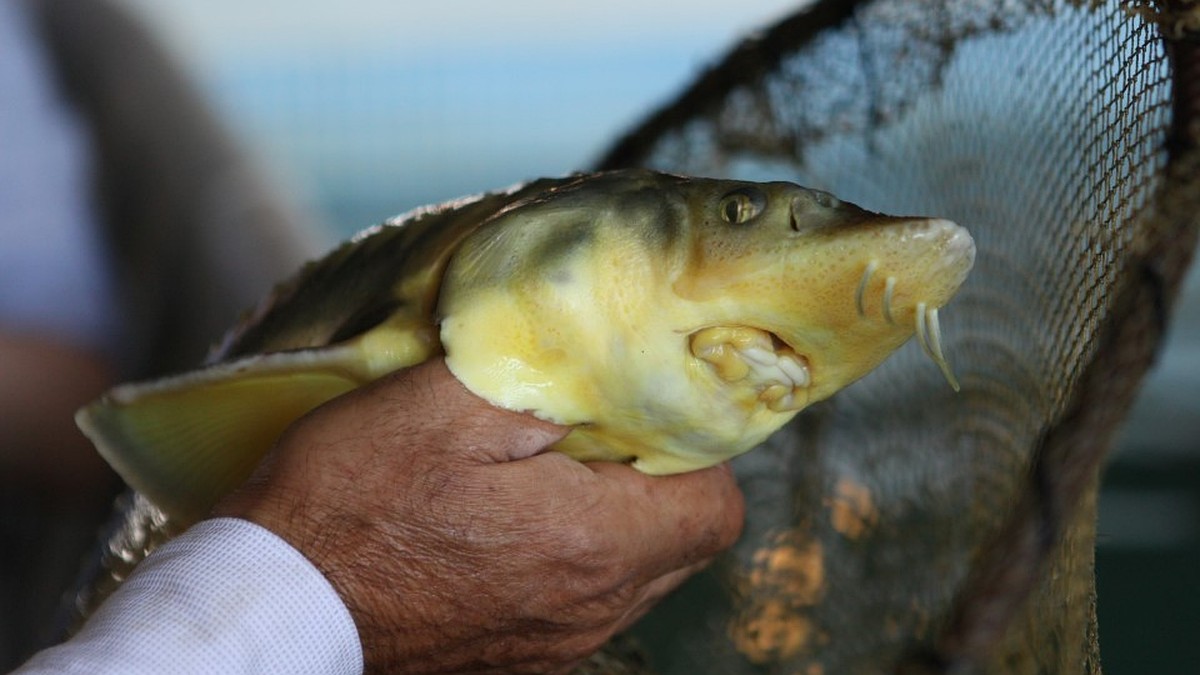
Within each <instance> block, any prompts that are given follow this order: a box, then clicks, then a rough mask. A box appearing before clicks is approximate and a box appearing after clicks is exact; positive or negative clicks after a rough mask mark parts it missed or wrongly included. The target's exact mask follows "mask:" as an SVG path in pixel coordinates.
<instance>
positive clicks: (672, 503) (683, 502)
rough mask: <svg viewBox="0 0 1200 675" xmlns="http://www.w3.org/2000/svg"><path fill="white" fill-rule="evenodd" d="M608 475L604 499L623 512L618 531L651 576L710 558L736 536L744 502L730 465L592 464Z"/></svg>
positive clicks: (741, 519) (603, 474)
mask: <svg viewBox="0 0 1200 675" xmlns="http://www.w3.org/2000/svg"><path fill="white" fill-rule="evenodd" d="M590 467H591V468H592V470H593V471H595V472H596V473H597V474H599V475H601V476H603V477H604V478H606V479H607V481H606V482H607V486H606V487H607V489H609V490H610V491H612V492H613V493H614V494H612V495H611V496H610V497H609V498H608V499H606V500H605V502H604V503H605V504H607V505H609V506H610V507H611V508H614V509H620V510H622V511H623V513H618V514H607V516H608V517H614V515H615V517H619V518H621V521H620V522H622V523H624V524H625V528H624V529H623V530H621V531H620V532H619V533H618V534H619V535H620V536H622V537H623V541H622V542H618V544H621V543H624V544H625V545H626V546H627V547H629V549H630V551H631V552H632V553H633V554H634V557H635V559H637V561H638V563H639V565H638V566H637V567H636V568H635V569H641V570H643V571H644V573H645V576H644V577H643V579H653V578H657V577H660V576H662V575H664V574H667V573H668V572H671V571H674V570H677V569H679V568H681V567H685V566H688V565H691V564H694V563H697V562H699V561H702V560H705V559H708V558H711V557H712V556H714V555H716V554H717V553H719V552H721V551H723V550H725V549H726V548H728V547H730V546H732V545H733V543H734V542H735V541H737V538H738V536H739V535H740V534H741V530H742V521H743V518H744V514H745V502H744V499H743V497H742V493H741V490H739V489H738V487H737V482H736V481H735V480H734V477H733V472H732V471H731V470H730V469H729V467H728V465H724V464H723V465H719V466H715V467H710V468H708V469H703V470H700V471H692V472H689V473H683V474H677V475H673V476H647V475H645V474H642V473H640V472H638V471H636V470H634V469H632V468H630V467H628V466H625V465H620V464H600V463H597V464H592V465H590Z"/></svg>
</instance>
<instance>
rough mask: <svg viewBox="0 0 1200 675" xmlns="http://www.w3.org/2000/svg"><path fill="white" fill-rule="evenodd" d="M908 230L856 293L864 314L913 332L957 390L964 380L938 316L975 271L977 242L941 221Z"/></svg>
mask: <svg viewBox="0 0 1200 675" xmlns="http://www.w3.org/2000/svg"><path fill="white" fill-rule="evenodd" d="M902 229H903V231H902V232H901V233H900V234H898V235H897V236H896V237H895V242H896V244H895V246H892V247H890V248H889V247H887V246H885V247H883V248H884V249H885V250H886V252H887V255H883V254H881V255H880V256H879V257H876V258H872V259H871V260H870V261H869V262H868V263H867V264H866V266H865V268H864V270H863V273H862V277H861V278H860V280H859V283H858V288H857V289H856V291H855V303H856V308H857V310H858V314H859V316H860V317H862V318H863V319H865V320H868V321H870V320H872V319H873V318H875V317H878V318H879V319H882V320H883V321H885V322H886V323H887V324H890V325H892V326H895V327H896V328H897V329H899V330H903V331H905V332H907V331H909V330H911V331H913V332H914V333H915V334H916V336H917V340H918V342H919V343H920V344H921V348H922V350H923V351H924V352H925V353H926V354H927V355H928V356H929V358H930V359H931V360H932V361H933V362H934V363H935V364H937V366H938V367H939V369H940V370H941V371H942V374H943V375H944V376H945V378H946V381H947V382H949V383H950V385H951V386H952V387H953V388H954V389H955V390H956V391H957V390H958V388H959V387H958V381H957V380H956V379H955V377H954V374H953V372H952V371H951V369H950V366H949V364H948V363H947V361H946V357H945V354H944V353H943V350H942V337H941V328H940V323H939V314H938V312H939V310H940V309H941V308H942V307H943V306H944V305H945V304H946V303H948V302H949V301H950V299H951V298H953V297H954V294H955V293H956V292H958V289H959V287H960V286H962V284H963V282H964V281H966V278H967V274H968V273H970V271H971V268H972V267H973V266H974V264H975V240H974V239H973V238H972V237H971V234H970V233H969V232H968V231H967V230H966V228H963V227H961V226H960V225H958V224H957V223H954V222H952V221H949V220H945V219H940V218H931V219H925V220H920V221H915V222H912V223H906V224H904V225H903V226H902ZM909 334H910V335H911V334H912V333H909Z"/></svg>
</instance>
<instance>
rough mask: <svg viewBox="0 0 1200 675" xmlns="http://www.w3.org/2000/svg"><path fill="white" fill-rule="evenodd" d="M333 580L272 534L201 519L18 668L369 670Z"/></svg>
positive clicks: (23, 672)
mask: <svg viewBox="0 0 1200 675" xmlns="http://www.w3.org/2000/svg"><path fill="white" fill-rule="evenodd" d="M362 669H363V661H362V647H361V645H360V643H359V639H358V631H357V629H356V628H355V626H354V621H353V620H352V619H351V617H350V613H349V612H348V611H347V610H346V607H345V605H344V604H343V603H342V601H341V598H339V597H338V595H337V593H336V592H335V591H334V589H333V587H332V586H331V585H330V584H329V582H328V580H326V579H325V577H324V576H323V575H322V574H321V573H320V571H319V570H317V568H316V567H314V566H313V565H312V563H310V562H309V561H308V559H306V558H305V557H304V556H303V555H302V554H301V553H300V552H299V551H297V550H296V549H294V548H292V547H291V546H290V545H288V544H287V542H285V541H284V540H283V539H281V538H279V537H278V536H276V535H275V534H274V533H272V532H270V531H269V530H267V529H265V528H262V527H259V526H258V525H255V524H253V523H250V522H248V521H244V520H238V519H235V518H217V519H213V520H207V521H203V522H201V523H199V524H197V525H196V526H194V527H193V528H191V529H190V530H188V531H187V532H185V533H184V534H183V535H181V536H179V537H177V538H176V539H174V540H172V541H170V542H168V543H167V544H165V545H163V546H162V547H161V548H160V549H158V550H157V551H155V552H154V553H153V554H151V555H150V556H149V557H147V558H146V560H144V561H143V562H142V563H141V564H140V565H139V566H138V567H137V568H136V569H135V570H134V572H133V574H131V575H130V577H129V579H128V580H127V581H126V582H125V583H124V584H123V585H122V586H121V587H120V588H119V589H118V590H117V592H116V593H114V594H113V595H112V597H110V598H109V599H108V600H107V601H106V602H105V603H104V604H103V605H101V607H100V609H99V610H97V612H96V613H95V614H94V615H93V616H92V617H91V619H89V620H88V622H87V623H86V624H85V625H84V627H83V629H82V630H81V631H80V632H79V633H78V634H77V635H76V636H75V637H73V638H72V639H71V640H69V641H68V642H65V643H63V644H61V645H58V646H56V647H51V648H50V649H47V650H45V651H42V652H40V653H38V654H36V655H35V656H34V657H33V658H32V659H31V660H30V661H28V662H27V663H26V664H25V665H24V666H22V667H21V668H19V669H18V670H17V671H16V673H20V675H33V674H43V673H46V674H48V673H55V674H59V673H88V674H89V675H103V674H109V673H111V674H114V675H115V674H117V673H121V674H130V675H136V674H139V673H146V674H149V673H155V674H156V675H157V674H161V673H171V675H190V674H192V673H197V674H198V673H223V674H224V673H229V674H236V673H256V674H257V673H264V674H270V673H281V674H282V673H288V674H292V673H339V674H340V673H353V674H357V673H361V672H362Z"/></svg>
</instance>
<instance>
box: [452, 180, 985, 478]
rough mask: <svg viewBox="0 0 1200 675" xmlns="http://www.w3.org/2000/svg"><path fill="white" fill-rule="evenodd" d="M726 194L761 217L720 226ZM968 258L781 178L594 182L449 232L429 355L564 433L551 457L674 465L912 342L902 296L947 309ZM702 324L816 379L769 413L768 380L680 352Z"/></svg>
mask: <svg viewBox="0 0 1200 675" xmlns="http://www.w3.org/2000/svg"><path fill="white" fill-rule="evenodd" d="M730 195H734V196H735V197H736V196H744V197H745V202H746V203H747V204H749V205H750V206H751V207H752V210H754V211H757V214H756V215H755V216H754V217H752V218H750V219H748V220H747V221H746V222H742V223H730V222H727V221H726V220H725V219H724V218H722V216H721V208H722V204H723V200H728V199H729V198H730ZM514 250H517V251H522V252H525V251H537V252H539V254H538V255H534V256H528V257H526V256H513V255H512V251H514ZM973 261H974V244H973V242H972V241H971V239H970V236H969V235H968V234H967V233H966V231H965V230H964V229H963V228H961V227H959V226H957V225H955V224H953V223H950V222H949V221H945V220H939V219H930V218H899V217H892V216H885V215H880V214H876V213H871V212H868V211H865V210H863V209H860V208H859V207H857V206H854V205H852V204H849V203H846V202H841V201H839V200H837V199H836V198H834V197H832V196H831V195H828V194H826V193H822V192H818V191H813V190H808V189H806V188H802V187H800V186H797V185H794V184H790V183H766V184H754V183H747V182H741V181H727V180H715V179H704V178H691V177H680V176H671V175H666V174H658V173H652V172H647V171H630V172H618V173H613V174H606V175H598V176H592V177H590V178H587V179H583V180H581V181H580V182H579V183H576V184H574V185H568V186H563V187H561V188H559V189H557V190H556V191H555V193H554V196H553V197H552V198H548V199H545V200H544V201H542V202H541V203H535V204H530V205H527V206H523V207H520V208H515V209H513V210H512V211H510V212H509V213H507V214H506V215H504V216H502V217H500V218H497V219H495V220H494V221H493V222H491V223H489V224H488V225H487V226H486V227H482V228H480V229H479V230H477V231H476V232H474V233H473V234H472V235H471V236H469V237H467V238H466V239H464V241H463V243H462V245H461V246H460V247H459V249H458V251H457V253H456V254H455V256H454V257H453V258H452V259H451V261H450V262H449V265H448V267H447V274H446V277H445V281H444V283H443V287H442V292H441V298H440V302H439V311H440V312H441V314H442V316H441V317H440V325H441V343H442V345H443V348H444V349H445V351H446V362H447V364H448V366H449V367H450V370H451V371H452V372H453V373H454V374H455V376H456V377H458V378H459V379H460V380H461V381H462V382H463V383H464V384H465V385H466V386H467V387H468V388H469V389H471V390H472V391H473V392H474V393H476V394H478V395H480V396H482V397H483V398H485V399H487V400H489V401H492V402H493V403H497V404H498V405H501V406H503V407H507V408H511V409H516V410H524V411H529V412H532V413H533V414H535V415H537V416H538V417H541V418H543V419H546V420H549V421H553V422H556V423H560V424H569V425H576V427H577V428H576V429H575V430H574V431H572V433H571V434H569V435H568V436H567V437H566V438H565V439H563V440H562V441H561V442H559V443H558V445H557V446H556V449H559V450H561V451H563V452H565V453H566V454H568V455H571V456H573V457H576V458H577V459H585V460H608V461H629V462H632V464H633V466H634V467H635V468H638V469H640V470H642V471H645V472H647V473H652V474H666V473H676V472H680V471H688V470H693V469H699V468H703V467H706V466H711V465H713V464H717V463H719V462H721V461H724V460H726V459H729V458H730V457H733V456H735V455H737V454H740V453H742V452H745V451H747V450H749V449H751V448H753V447H754V446H755V445H757V444H759V443H760V442H762V441H763V440H765V439H766V437H767V436H769V435H770V434H771V433H772V432H774V431H775V430H777V429H778V428H779V427H781V426H782V425H783V424H785V423H786V422H787V421H788V420H790V419H791V418H792V417H793V416H794V415H795V414H796V412H798V411H799V410H800V409H802V408H803V407H805V406H806V405H808V404H811V403H813V402H816V401H819V400H822V399H824V398H827V397H828V396H830V395H832V394H833V393H834V392H836V391H837V390H839V389H841V388H843V387H845V386H846V385H848V384H850V383H851V382H853V381H855V380H857V379H858V378H860V377H862V376H863V375H865V374H866V373H867V372H869V371H870V370H871V369H873V368H874V367H875V366H876V365H878V364H879V363H880V362H881V361H882V360H883V359H884V358H886V356H887V355H888V354H890V353H891V352H892V351H894V350H895V349H896V348H897V347H899V346H900V345H901V344H903V343H904V342H905V341H906V340H908V339H909V338H910V337H911V336H912V335H913V332H914V326H915V325H916V319H915V308H916V307H917V304H918V303H921V302H923V303H925V305H927V306H928V307H931V308H932V307H941V306H943V305H945V304H946V303H947V302H948V301H949V300H950V298H951V297H952V296H953V294H954V292H955V291H956V290H957V289H958V287H959V286H960V285H961V283H962V282H963V281H964V280H965V278H966V275H967V273H968V272H969V270H970V268H971V266H972V264H973ZM868 265H873V269H874V270H875V272H874V276H873V279H872V280H871V281H872V283H870V284H868V288H867V289H866V292H865V293H864V297H865V304H866V305H867V306H868V307H869V308H870V310H871V311H870V312H866V313H865V315H860V313H859V311H858V310H859V307H858V303H857V302H856V295H857V294H858V293H859V286H860V283H861V281H862V279H863V276H864V272H865V270H866V269H867V267H868ZM887 277H892V278H894V279H896V280H897V281H896V288H897V290H896V291H895V293H894V294H893V298H892V303H891V306H890V310H891V315H892V316H891V319H892V320H891V321H889V320H888V319H887V317H885V316H884V313H883V311H882V296H883V291H884V285H885V283H886V279H887ZM716 327H730V328H733V329H735V331H736V330H746V329H751V330H754V331H760V332H762V333H767V334H769V337H767V338H765V339H766V344H767V345H768V349H769V348H770V347H769V345H770V344H771V343H772V341H776V342H782V343H785V344H786V346H787V347H786V348H785V349H784V352H785V353H786V352H794V353H795V354H797V355H799V356H800V358H799V359H797V360H791V361H789V362H788V364H786V367H784V368H781V369H780V370H782V371H784V374H786V373H787V372H792V373H795V372H796V369H797V368H799V367H800V366H799V365H798V364H800V363H803V364H804V366H807V369H808V371H809V374H810V375H811V381H810V382H808V383H807V385H806V386H803V387H792V386H790V385H789V380H787V379H782V377H781V379H780V381H781V383H782V384H783V385H784V389H782V390H777V391H776V393H775V394H774V396H775V399H773V400H775V401H782V402H781V403H779V404H778V405H772V404H771V403H769V402H768V401H766V400H764V391H765V390H767V389H769V388H770V387H772V386H775V385H773V384H772V382H774V380H767V381H764V380H762V379H761V378H759V379H755V378H749V379H742V380H739V381H737V382H730V381H728V380H726V379H725V378H723V377H722V376H721V374H720V372H719V371H721V370H723V369H724V370H728V363H721V364H716V363H713V362H706V360H705V359H704V358H701V357H699V356H697V355H696V354H694V353H692V352H691V351H689V347H688V341H689V339H690V337H691V336H694V335H696V334H697V333H698V332H699V331H702V330H707V329H713V328H716ZM734 342H736V340H734ZM733 353H734V354H735V355H738V356H739V357H740V358H743V359H746V360H753V353H752V352H750V351H744V352H743V351H738V350H737V349H734V350H733ZM769 360H770V361H773V360H774V359H773V358H771V359H769ZM792 380H793V381H794V378H792ZM785 397H786V398H785Z"/></svg>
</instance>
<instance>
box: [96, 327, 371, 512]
mask: <svg viewBox="0 0 1200 675" xmlns="http://www.w3.org/2000/svg"><path fill="white" fill-rule="evenodd" d="M358 354H359V352H357V350H351V349H345V348H342V349H328V348H327V349H314V350H303V351H295V352H284V353H278V354H269V355H259V356H252V357H247V358H244V359H239V360H236V361H232V362H228V363H222V364H218V365H215V366H211V367H208V368H205V369H203V370H197V371H192V372H189V373H185V374H183V375H178V376H174V377H168V378H165V379H161V380H156V381H152V382H146V383H136V384H127V385H121V386H118V387H115V388H114V389H112V390H110V391H109V392H108V393H107V394H105V395H104V396H103V397H101V398H100V399H98V400H97V401H95V402H93V403H92V404H90V405H88V406H87V407H84V408H82V409H80V410H79V412H78V413H76V415H75V422H76V424H78V425H79V428H80V429H81V430H82V431H83V433H84V435H86V436H87V437H88V438H89V439H91V441H92V442H93V443H94V444H95V446H96V449H97V450H99V452H100V454H101V455H102V456H103V457H104V459H105V460H107V461H108V463H109V464H110V465H112V467H113V468H114V469H115V470H116V471H117V473H118V474H120V476H121V477H122V478H123V479H124V480H125V482H126V483H128V484H129V485H130V486H131V487H133V488H134V489H135V490H137V491H138V492H141V493H142V494H144V495H145V496H146V497H148V498H149V499H150V500H151V501H153V502H154V503H155V504H156V505H157V506H158V507H159V508H161V509H162V510H163V511H164V512H166V513H167V515H169V516H170V517H171V518H172V520H175V521H176V522H178V523H181V524H184V525H185V526H186V525H187V524H190V523H192V522H195V521H197V520H199V519H201V518H204V517H205V516H206V515H207V514H208V512H209V511H210V510H211V509H212V507H213V505H214V504H215V503H216V502H217V501H218V500H219V499H220V498H221V497H222V496H224V495H225V494H227V493H229V492H230V491H232V490H233V489H234V488H235V487H237V486H238V485H240V484H241V483H242V482H244V481H245V480H246V478H248V477H249V476H250V474H251V473H252V472H253V471H254V468H255V467H256V466H257V465H258V463H259V461H260V460H261V459H262V458H263V456H264V455H266V453H267V451H269V450H270V449H271V447H272V446H273V445H274V443H275V440H276V439H277V438H278V437H279V435H280V434H281V433H282V432H283V430H284V429H286V428H287V427H288V425H290V424H291V423H292V422H294V421H295V420H296V419H298V418H299V417H301V416H302V415H304V414H305V413H307V412H308V411H309V410H312V409H313V408H315V407H317V406H318V405H320V404H322V403H324V402H326V401H328V400H330V399H332V398H334V397H336V396H338V395H340V394H343V393H345V392H347V391H349V390H351V389H354V388H356V387H358V386H360V385H361V384H363V383H364V382H365V379H369V378H365V379H364V378H363V376H362V373H361V369H360V368H357V367H356V365H357V364H356V363H355V361H354V359H356V358H358ZM356 371H357V372H356Z"/></svg>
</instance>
